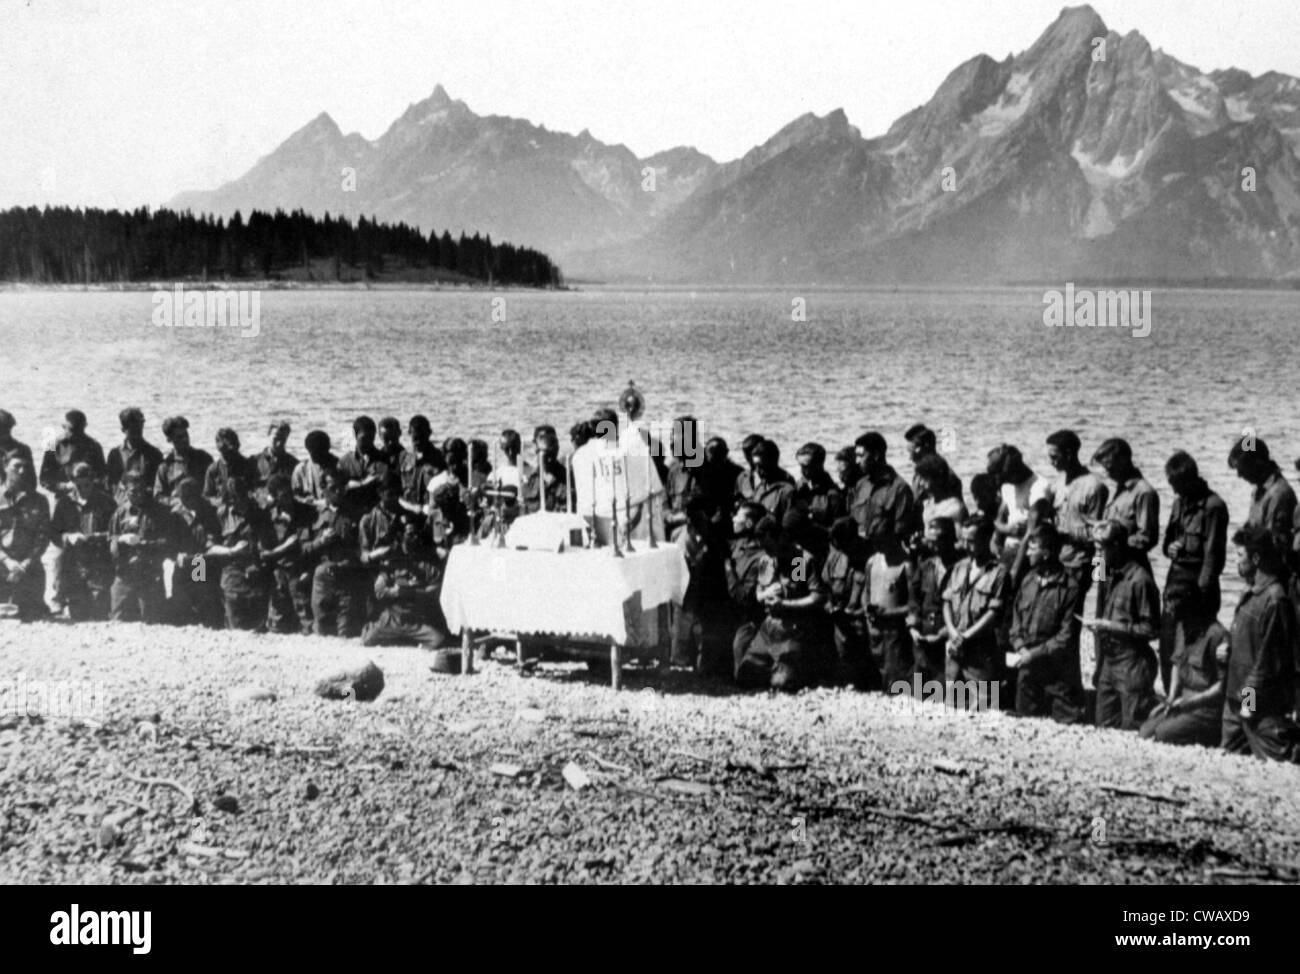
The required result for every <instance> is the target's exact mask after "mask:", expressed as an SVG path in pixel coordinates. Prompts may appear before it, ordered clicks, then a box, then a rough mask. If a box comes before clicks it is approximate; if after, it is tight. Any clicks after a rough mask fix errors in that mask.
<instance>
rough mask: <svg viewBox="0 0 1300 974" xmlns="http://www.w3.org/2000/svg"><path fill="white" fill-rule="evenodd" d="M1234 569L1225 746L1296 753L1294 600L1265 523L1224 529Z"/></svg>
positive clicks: (1287, 755) (1290, 756) (1299, 753)
mask: <svg viewBox="0 0 1300 974" xmlns="http://www.w3.org/2000/svg"><path fill="white" fill-rule="evenodd" d="M1232 543H1233V544H1234V545H1235V546H1236V548H1237V572H1238V573H1239V574H1240V575H1241V577H1242V578H1243V579H1245V581H1246V583H1247V584H1248V585H1249V586H1250V587H1249V588H1247V589H1246V591H1244V592H1243V593H1242V594H1241V600H1240V601H1239V602H1238V603H1237V612H1236V615H1234V616H1233V618H1232V636H1231V638H1230V640H1229V645H1230V648H1229V651H1228V675H1227V686H1226V687H1225V689H1224V701H1223V738H1222V744H1223V748H1224V750H1226V751H1229V752H1232V753H1234V754H1253V755H1255V757H1257V758H1261V759H1266V760H1272V761H1289V762H1293V763H1294V762H1297V761H1300V729H1298V728H1297V727H1296V725H1295V723H1294V722H1293V721H1292V720H1291V718H1290V713H1291V711H1292V709H1293V708H1294V707H1295V685H1296V659H1295V629H1296V615H1295V606H1294V605H1293V604H1292V602H1291V598H1290V596H1289V595H1288V594H1287V589H1286V586H1285V585H1284V584H1283V583H1282V573H1283V572H1284V571H1285V564H1284V562H1283V553H1282V552H1281V551H1279V550H1278V548H1277V545H1276V541H1275V538H1274V534H1273V532H1272V531H1270V530H1269V527H1268V526H1267V525H1266V524H1251V525H1249V526H1247V527H1243V528H1242V529H1241V530H1239V531H1238V532H1237V533H1236V534H1234V535H1233V537H1232Z"/></svg>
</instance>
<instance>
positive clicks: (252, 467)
mask: <svg viewBox="0 0 1300 974" xmlns="http://www.w3.org/2000/svg"><path fill="white" fill-rule="evenodd" d="M216 445H217V459H216V460H215V461H214V462H213V463H212V464H211V465H210V466H209V467H208V469H207V470H206V471H205V472H204V475H203V496H204V497H206V498H207V500H208V503H210V504H217V505H220V504H222V503H224V502H225V492H226V484H227V482H229V481H231V480H233V481H234V482H235V483H236V485H237V486H238V487H239V489H240V490H241V491H243V492H244V493H245V494H249V495H251V494H252V493H253V491H254V490H255V489H256V486H257V465H256V464H255V463H254V462H253V461H252V460H250V459H249V458H248V457H246V456H244V455H243V454H242V453H241V452H239V434H238V433H236V432H235V431H234V430H232V429H231V428H230V427H228V426H223V427H222V428H221V429H219V430H217V437H216Z"/></svg>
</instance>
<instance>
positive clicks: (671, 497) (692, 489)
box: [663, 416, 731, 541]
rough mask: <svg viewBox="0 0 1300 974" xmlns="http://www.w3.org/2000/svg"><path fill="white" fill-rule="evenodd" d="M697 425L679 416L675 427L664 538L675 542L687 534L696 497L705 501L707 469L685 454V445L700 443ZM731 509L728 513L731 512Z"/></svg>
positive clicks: (690, 417) (691, 417)
mask: <svg viewBox="0 0 1300 974" xmlns="http://www.w3.org/2000/svg"><path fill="white" fill-rule="evenodd" d="M698 425H699V424H698V423H697V422H696V420H695V417H693V416H680V417H678V418H677V420H676V422H674V423H673V435H672V440H671V441H670V449H671V450H672V454H673V463H672V466H670V467H669V468H668V478H667V480H666V481H665V483H664V511H663V514H664V527H665V531H664V536H665V537H666V538H668V539H669V540H672V541H676V540H677V539H678V538H679V537H681V536H682V535H683V534H685V533H686V530H687V524H688V522H689V516H688V514H687V508H688V507H689V506H690V504H691V502H692V501H693V500H695V499H696V498H697V497H704V494H705V477H706V476H707V467H706V465H705V464H704V463H697V462H695V461H694V459H693V458H692V457H689V456H687V454H686V451H685V444H686V442H688V441H689V442H691V443H698V442H699V435H698V429H697V428H698ZM730 509H731V508H730V505H728V506H727V508H726V510H728V511H730Z"/></svg>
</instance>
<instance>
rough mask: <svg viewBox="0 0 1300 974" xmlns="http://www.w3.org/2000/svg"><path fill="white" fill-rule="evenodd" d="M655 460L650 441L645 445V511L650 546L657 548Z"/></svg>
mask: <svg viewBox="0 0 1300 974" xmlns="http://www.w3.org/2000/svg"><path fill="white" fill-rule="evenodd" d="M653 467H654V462H653V460H652V457H651V450H650V443H649V442H648V441H647V442H646V445H645V512H644V516H645V519H646V529H647V530H648V532H649V534H650V547H651V548H656V547H658V545H656V544H655V502H654V496H655V490H654V480H653V473H652V471H653Z"/></svg>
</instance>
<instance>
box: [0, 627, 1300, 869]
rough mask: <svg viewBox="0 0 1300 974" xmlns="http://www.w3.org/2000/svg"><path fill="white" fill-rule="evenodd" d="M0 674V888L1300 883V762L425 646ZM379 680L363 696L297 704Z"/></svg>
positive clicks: (179, 632) (29, 631)
mask: <svg viewBox="0 0 1300 974" xmlns="http://www.w3.org/2000/svg"><path fill="white" fill-rule="evenodd" d="M501 658H502V659H504V658H505V656H504V654H503V655H502V657H501ZM0 660H3V669H2V670H0V693H4V692H5V691H4V688H5V686H6V685H8V686H9V688H10V689H9V690H8V692H7V693H6V694H5V696H3V697H0V703H2V704H4V705H5V706H6V708H7V709H6V712H5V713H4V714H3V715H0V800H2V801H3V812H4V819H3V829H2V830H0V881H2V882H5V883H250V882H262V883H412V882H428V883H458V882H476V883H489V882H510V883H516V882H519V883H532V882H543V883H556V882H584V883H585V882H592V883H611V882H620V883H624V882H627V883H631V882H636V883H641V882H655V883H660V882H663V883H721V882H728V883H729V882H745V883H748V882H763V883H770V882H777V883H865V882H872V883H875V882H904V883H908V882H912V883H919V882H978V883H989V882H993V883H1097V882H1104V883H1197V882H1257V881H1281V882H1294V881H1296V880H1297V873H1298V872H1300V769H1297V768H1295V767H1291V766H1281V765H1265V764H1263V763H1261V762H1258V761H1255V760H1253V759H1249V758H1240V757H1229V756H1226V755H1222V754H1219V753H1217V752H1214V751H1210V750H1205V749H1200V748H1173V747H1167V746H1161V745H1156V744H1151V743H1148V742H1144V741H1139V740H1137V739H1136V737H1135V736H1134V735H1132V734H1122V733H1119V732H1115V731H1100V730H1097V729H1094V728H1066V727H1058V726H1055V725H1053V724H1051V723H1050V722H1046V721H1029V720H1024V719H1017V718H1015V717H1011V716H1008V715H1005V714H1002V713H985V714H966V713H956V712H954V711H952V710H945V709H944V708H942V707H941V706H938V705H930V704H927V705H922V706H919V707H913V706H911V705H910V704H908V703H904V702H903V701H901V700H890V699H887V698H885V697H883V696H881V695H878V694H872V695H865V694H858V693H854V692H852V691H847V690H826V689H823V690H815V691H806V692H803V693H801V694H798V695H796V696H790V697H770V696H767V695H764V694H759V695H743V694H738V693H734V692H732V691H731V690H730V688H728V687H727V686H725V685H722V684H710V683H707V682H703V681H701V680H699V679H697V678H695V677H694V676H692V675H690V674H686V673H679V672H670V673H662V674H656V673H654V672H651V671H640V670H637V669H629V670H628V671H627V672H626V674H625V689H624V690H623V691H622V692H619V693H615V692H613V691H612V690H611V689H610V688H609V687H608V685H607V684H606V683H605V682H603V681H602V680H601V679H600V678H599V677H598V676H596V675H594V674H589V673H588V672H587V670H586V669H585V667H583V666H581V665H578V664H552V663H542V664H539V665H536V666H534V667H532V668H530V669H527V670H526V671H525V672H520V670H519V668H518V667H517V666H516V665H515V664H514V663H513V662H509V663H505V662H488V663H480V664H478V667H479V670H478V672H476V673H475V674H474V675H472V676H470V677H461V676H450V675H442V674H436V673H433V672H431V670H430V662H431V656H430V654H428V653H426V652H424V651H421V650H418V649H374V650H367V649H364V648H362V647H361V646H360V645H359V643H357V642H353V641H342V640H331V639H321V638H316V637H290V636H259V635H252V634H247V633H226V632H213V631H207V630H197V629H173V628H166V627H148V628H146V627H143V626H136V625H122V624H119V625H111V624H79V625H76V626H73V625H69V624H60V623H42V624H33V625H18V624H16V623H6V624H4V625H3V628H0ZM367 660H372V661H373V662H374V663H375V664H377V665H378V667H379V668H380V669H381V670H382V671H383V674H384V682H385V687H384V689H383V691H382V693H380V695H379V696H378V698H377V699H376V700H374V701H373V702H368V703H362V702H357V701H355V700H347V699H344V700H327V699H322V698H320V697H318V696H316V695H315V694H314V692H313V689H314V687H315V685H316V684H317V682H318V681H319V680H320V679H321V678H322V677H326V676H328V675H330V674H331V673H333V672H336V671H339V670H342V669H348V668H353V667H358V666H361V665H364V664H365V662H366V661H367ZM19 680H21V681H23V686H24V688H25V689H26V691H27V692H28V693H29V694H30V693H31V692H32V688H33V687H39V686H40V684H39V683H38V682H37V681H46V682H47V683H49V682H54V681H72V683H73V684H78V685H85V686H87V687H89V686H92V685H94V684H96V683H98V684H100V685H101V686H100V689H101V691H102V708H101V707H99V706H95V705H92V704H91V703H87V701H90V702H93V703H98V699H97V698H96V697H94V696H93V695H90V694H87V696H86V697H84V698H83V703H82V707H81V711H82V712H81V713H80V714H79V715H77V714H74V715H71V716H69V715H67V714H58V713H48V712H47V713H46V714H44V715H41V716H30V715H28V714H25V713H23V714H15V713H14V710H15V709H21V705H19V707H15V706H14V703H15V698H16V696H17V693H16V692H15V690H14V686H15V684H16V681H19ZM266 691H270V693H273V694H274V695H275V699H274V700H272V699H269V694H268V693H267V692H266ZM32 699H36V698H34V697H29V701H30V700H32ZM47 706H50V705H47ZM32 709H36V708H35V705H33V708H32ZM1103 786H1105V787H1103Z"/></svg>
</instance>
